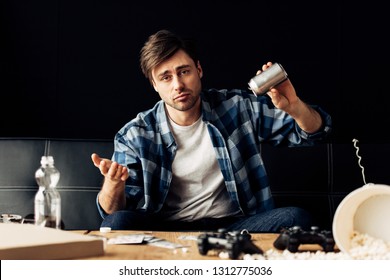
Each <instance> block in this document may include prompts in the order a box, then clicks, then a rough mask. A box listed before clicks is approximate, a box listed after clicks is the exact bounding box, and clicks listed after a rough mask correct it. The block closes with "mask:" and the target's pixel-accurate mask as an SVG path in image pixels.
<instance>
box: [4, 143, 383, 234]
mask: <svg viewBox="0 0 390 280" xmlns="http://www.w3.org/2000/svg"><path fill="white" fill-rule="evenodd" d="M358 145H359V148H360V151H359V155H360V156H361V157H362V159H361V165H362V166H363V167H364V168H365V170H364V174H365V179H366V182H367V183H375V184H385V185H386V184H390V172H388V170H387V166H386V164H383V162H384V161H385V159H386V157H387V156H389V155H390V144H387V143H383V144H358ZM45 149H46V150H49V154H50V155H52V156H53V157H54V160H55V165H56V167H57V168H58V169H59V171H60V172H61V177H60V181H59V183H58V189H59V191H60V195H61V199H62V219H63V222H64V225H65V229H70V230H73V229H74V230H77V229H98V228H99V227H100V223H101V221H102V219H101V217H100V215H99V214H98V211H97V208H96V195H97V193H98V192H99V190H100V188H101V184H102V180H103V176H102V175H101V174H100V172H99V170H98V169H97V168H96V167H95V166H94V165H93V163H92V161H91V154H92V153H94V152H96V153H98V154H100V155H101V156H103V157H106V158H111V155H112V152H113V141H112V140H99V139H97V140H94V139H92V140H91V139H37V138H0V213H1V214H5V213H8V214H19V215H22V216H27V215H29V214H33V211H34V196H35V193H36V192H37V190H38V186H37V184H36V182H35V178H34V174H35V171H36V169H37V168H38V167H39V163H40V158H41V156H42V155H44V153H45ZM261 153H262V156H263V160H264V163H265V166H266V170H267V173H268V176H269V179H270V184H271V189H272V192H273V195H274V198H275V202H276V206H277V207H282V206H300V207H303V208H305V209H307V210H308V211H310V212H311V213H312V214H313V218H314V223H315V224H314V225H317V226H319V227H321V228H324V229H331V225H332V222H333V216H334V213H335V211H336V209H337V206H338V205H339V203H340V202H341V201H342V199H343V198H344V197H345V196H346V195H347V194H348V193H349V192H351V191H353V190H355V189H357V188H359V187H361V186H363V185H364V184H365V183H364V181H363V176H362V169H361V167H360V166H359V164H358V158H357V156H356V149H355V147H354V146H353V144H352V142H351V143H323V144H318V145H315V146H312V147H296V148H288V147H272V146H269V145H267V144H263V145H262V146H261Z"/></svg>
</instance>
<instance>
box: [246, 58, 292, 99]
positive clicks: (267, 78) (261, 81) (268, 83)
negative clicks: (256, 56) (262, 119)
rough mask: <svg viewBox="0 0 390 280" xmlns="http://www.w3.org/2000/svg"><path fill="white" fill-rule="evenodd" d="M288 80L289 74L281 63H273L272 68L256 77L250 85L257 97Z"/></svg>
mask: <svg viewBox="0 0 390 280" xmlns="http://www.w3.org/2000/svg"><path fill="white" fill-rule="evenodd" d="M286 79H287V72H286V71H285V70H284V68H283V66H282V65H281V64H280V63H273V64H272V65H271V67H269V68H267V69H266V70H265V71H262V72H261V73H260V74H259V75H256V76H254V77H253V78H252V79H251V80H250V81H249V83H248V85H249V89H250V90H252V91H253V93H254V94H255V95H262V94H264V93H266V92H267V91H269V90H270V89H271V88H273V87H274V86H276V85H278V84H280V83H281V82H283V81H285V80H286Z"/></svg>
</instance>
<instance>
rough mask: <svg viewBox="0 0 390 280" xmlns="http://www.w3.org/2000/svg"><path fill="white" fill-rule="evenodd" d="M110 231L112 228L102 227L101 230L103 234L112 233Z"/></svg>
mask: <svg viewBox="0 0 390 280" xmlns="http://www.w3.org/2000/svg"><path fill="white" fill-rule="evenodd" d="M110 231H111V228H110V227H101V228H100V232H102V233H107V232H110Z"/></svg>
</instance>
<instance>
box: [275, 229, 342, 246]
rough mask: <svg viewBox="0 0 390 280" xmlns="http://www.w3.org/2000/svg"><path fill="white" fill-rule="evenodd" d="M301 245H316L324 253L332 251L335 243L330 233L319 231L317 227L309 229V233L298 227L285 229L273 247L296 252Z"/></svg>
mask: <svg viewBox="0 0 390 280" xmlns="http://www.w3.org/2000/svg"><path fill="white" fill-rule="evenodd" d="M301 244H318V245H320V246H321V247H322V248H323V250H324V251H325V252H332V251H334V245H335V241H334V239H333V235H332V232H331V231H326V230H323V231H319V228H318V227H314V226H313V227H311V231H304V230H302V229H301V227H299V226H294V227H291V228H285V229H283V230H282V232H281V233H280V235H279V236H278V238H277V239H276V240H275V241H274V247H275V248H276V249H279V250H284V249H286V248H287V249H288V250H289V251H290V252H293V253H295V252H297V251H298V247H299V245H301Z"/></svg>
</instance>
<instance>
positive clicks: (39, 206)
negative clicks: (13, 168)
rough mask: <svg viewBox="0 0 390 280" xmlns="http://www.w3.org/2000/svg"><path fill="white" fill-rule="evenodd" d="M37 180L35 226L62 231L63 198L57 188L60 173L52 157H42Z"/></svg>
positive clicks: (36, 174)
mask: <svg viewBox="0 0 390 280" xmlns="http://www.w3.org/2000/svg"><path fill="white" fill-rule="evenodd" d="M35 180H36V181H37V184H38V186H39V189H38V192H37V194H36V195H35V201H34V208H35V209H34V218H35V225H38V226H42V227H51V228H57V229H60V228H61V197H60V194H59V192H58V190H57V188H56V186H57V184H58V181H59V180H60V172H59V171H58V169H57V168H56V167H55V166H54V159H53V157H52V156H42V158H41V166H40V167H39V168H38V170H37V171H36V172H35Z"/></svg>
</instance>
